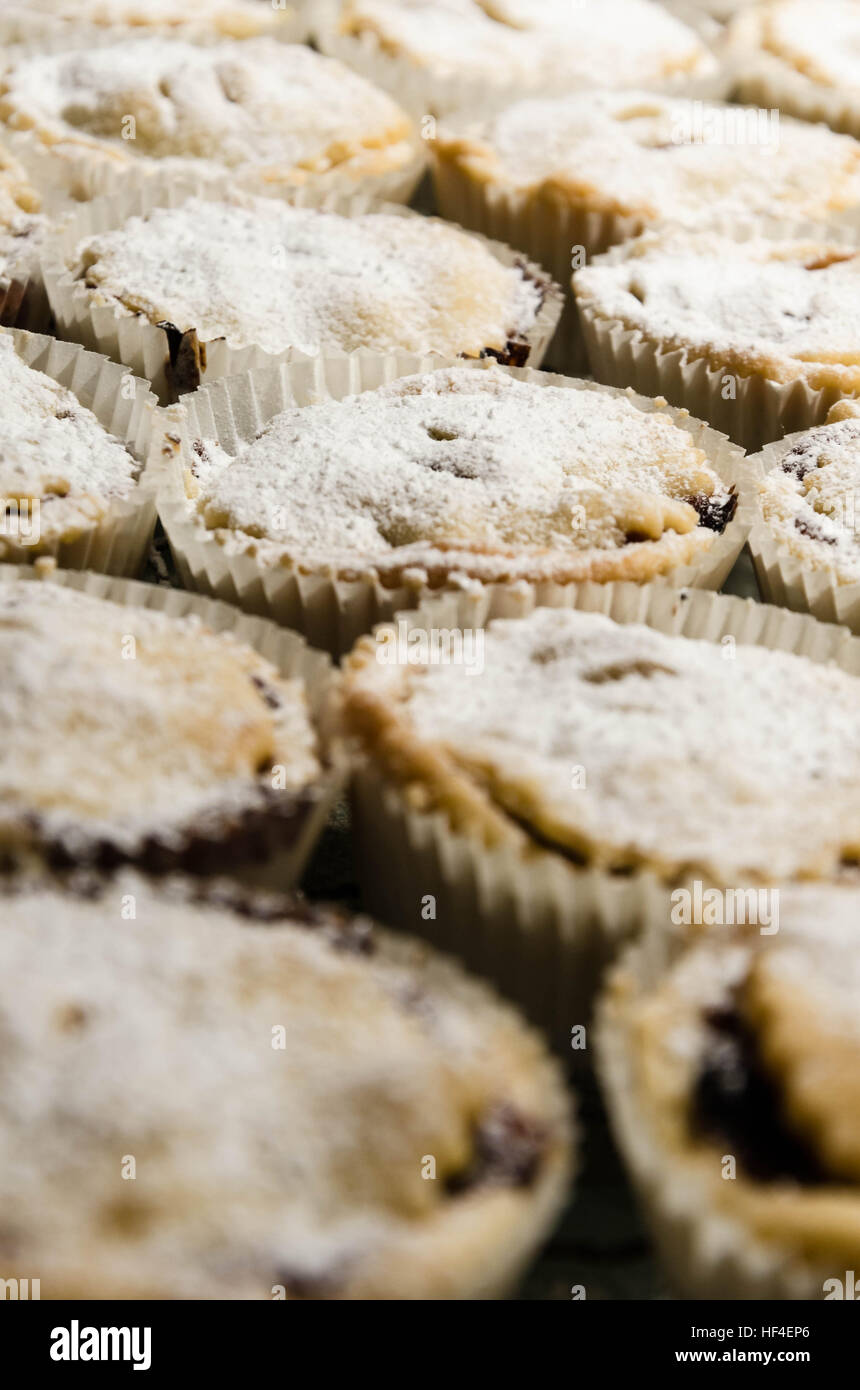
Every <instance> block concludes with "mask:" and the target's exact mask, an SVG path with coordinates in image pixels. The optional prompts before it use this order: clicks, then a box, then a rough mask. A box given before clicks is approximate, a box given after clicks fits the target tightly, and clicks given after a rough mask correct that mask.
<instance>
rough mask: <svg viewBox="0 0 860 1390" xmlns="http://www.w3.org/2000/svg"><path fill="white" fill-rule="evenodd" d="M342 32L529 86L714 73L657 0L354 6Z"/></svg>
mask: <svg viewBox="0 0 860 1390" xmlns="http://www.w3.org/2000/svg"><path fill="white" fill-rule="evenodd" d="M340 29H341V32H344V33H351V34H363V33H372V34H375V35H376V36H377V37H378V38H379V39H380V41H381V42H382V44H383V46H384V48H385V49H386V50H387V51H388V52H395V53H398V54H401V55H403V56H404V57H406V58H407V59H408V60H409V61H410V62H412V63H414V64H416V65H417V66H419V67H426V68H432V69H433V70H434V71H435V72H438V73H442V74H445V75H450V74H457V75H459V76H462V77H468V76H472V77H475V78H480V77H490V78H492V80H493V81H494V82H496V83H507V84H511V85H521V86H526V87H529V88H536V87H541V86H543V85H544V84H546V83H552V84H553V85H555V86H559V85H561V84H562V83H564V84H565V85H568V84H571V85H572V84H580V85H582V84H585V85H588V86H602V85H607V86H623V85H625V84H628V83H636V82H650V81H655V80H658V79H660V78H665V77H668V76H671V75H672V74H675V73H679V72H683V73H700V72H708V71H710V70H711V68H712V67H713V66H714V63H713V59H711V58H710V56H709V55H708V53H707V50H706V49H705V47H704V45H703V44H702V43H701V42H700V41H699V40H698V38H697V37H696V35H695V34H694V33H693V32H692V30H691V29H688V28H687V26H686V25H684V24H682V23H680V22H679V20H677V19H676V18H675V17H674V16H672V15H670V14H668V13H667V12H666V11H665V10H664V9H663V8H662V6H660V5H655V4H651V3H649V0H442V3H439V2H438V0H347V3H346V4H345V5H344V6H343V8H342V11H341V15H340Z"/></svg>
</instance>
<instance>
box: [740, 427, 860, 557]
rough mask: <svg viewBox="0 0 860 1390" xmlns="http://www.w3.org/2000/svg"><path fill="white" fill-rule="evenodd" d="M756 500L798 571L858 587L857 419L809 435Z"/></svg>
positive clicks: (771, 476) (859, 458) (772, 473)
mask: <svg viewBox="0 0 860 1390" xmlns="http://www.w3.org/2000/svg"><path fill="white" fill-rule="evenodd" d="M759 497H760V504H761V509H762V513H763V515H764V518H765V520H766V522H767V524H768V526H769V528H770V530H771V532H772V534H773V536H774V537H775V538H776V539H777V540H779V542H780V543H781V544H782V545H785V546H787V547H788V549H789V550H790V551H791V552H792V553H793V554H794V555H796V556H797V558H798V559H800V560H801V561H802V562H803V564H804V565H807V566H811V567H813V568H815V569H828V570H832V571H833V572H834V573H835V575H836V578H837V582H839V583H841V584H852V583H853V584H856V583H858V582H860V419H850V418H849V419H846V420H839V421H837V422H835V423H834V424H829V425H822V426H821V427H820V428H819V429H814V430H810V431H809V432H808V433H807V434H805V435H804V436H803V437H802V438H801V439H800V440H799V441H798V442H797V443H796V444H794V445H793V446H792V447H791V449H789V450H788V451H787V452H786V453H785V454H784V456H783V457H782V459H781V461H780V463H779V464H778V465H777V467H776V468H773V469H771V470H770V471H769V472H768V473H767V475H766V476H765V478H764V480H763V481H762V483H761V485H760V491H759Z"/></svg>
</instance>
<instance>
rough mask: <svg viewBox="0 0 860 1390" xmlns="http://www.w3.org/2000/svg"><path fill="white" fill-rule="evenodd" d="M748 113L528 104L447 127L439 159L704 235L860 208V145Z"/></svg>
mask: <svg viewBox="0 0 860 1390" xmlns="http://www.w3.org/2000/svg"><path fill="white" fill-rule="evenodd" d="M762 116H764V117H765V118H767V113H762V112H756V111H755V110H753V109H752V108H745V107H740V106H727V105H721V104H719V103H704V104H703V103H702V102H698V101H693V100H691V99H689V98H685V97H670V96H661V95H658V94H656V93H653V92H652V93H648V92H645V91H635V92H634V91H621V92H613V91H595V92H576V93H572V94H570V95H567V96H560V97H547V98H545V99H541V98H530V99H526V100H522V101H517V102H514V103H512V104H511V105H509V106H507V107H505V108H504V109H502V110H500V111H497V112H492V113H489V114H487V115H482V116H481V117H478V118H472V117H471V116H467V115H466V114H464V115H462V116H461V117H456V116H455V117H452V118H451V120H450V121H449V122H447V123H440V125H439V128H438V130H437V132H436V137H435V139H434V140H433V141H432V142H431V144H432V149H433V151H434V154H435V156H436V158H437V159H439V160H441V161H443V162H445V163H450V164H451V165H453V166H455V167H457V168H458V169H459V170H460V171H461V172H463V173H465V174H466V175H468V177H469V178H470V180H472V181H474V183H475V184H477V185H479V186H481V185H487V186H489V187H491V188H498V189H501V190H504V191H508V192H510V193H512V194H513V195H516V196H517V197H519V198H534V199H536V200H538V201H539V202H540V201H547V202H549V203H550V204H552V203H553V202H555V201H558V202H560V203H562V204H569V205H571V206H573V207H577V208H582V209H584V210H586V211H593V212H595V213H606V214H613V215H618V216H622V217H630V218H633V219H634V220H638V221H639V222H640V223H641V226H642V227H645V226H647V225H648V224H649V223H656V222H661V221H663V222H665V221H671V222H680V223H683V224H685V225H695V224H696V223H699V224H705V225H708V224H710V223H712V222H713V220H714V218H715V216H716V215H718V214H719V215H720V216H723V217H729V216H734V217H739V218H743V217H748V216H750V215H755V214H763V215H765V214H769V213H774V212H791V213H793V214H794V215H796V216H806V217H810V218H814V219H815V220H816V221H826V220H827V218H828V217H833V216H834V215H836V214H839V213H841V212H842V211H844V210H845V209H850V208H855V207H857V205H858V204H859V203H860V143H858V142H857V141H855V140H853V139H851V138H850V137H849V136H847V135H837V134H836V133H835V132H834V131H831V130H827V129H826V128H824V127H821V126H813V125H808V124H806V123H805V122H803V121H793V120H791V119H789V118H787V117H783V118H780V120H779V127H778V138H777V139H775V138H773V136H774V132H773V130H772V127H771V126H770V125H769V124H768V123H767V119H765V122H764V125H763V126H762V122H761V117H762Z"/></svg>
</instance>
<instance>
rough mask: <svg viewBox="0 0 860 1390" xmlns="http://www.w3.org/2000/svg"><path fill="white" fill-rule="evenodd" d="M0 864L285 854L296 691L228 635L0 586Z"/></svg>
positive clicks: (195, 623)
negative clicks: (3, 723)
mask: <svg viewBox="0 0 860 1390" xmlns="http://www.w3.org/2000/svg"><path fill="white" fill-rule="evenodd" d="M0 704H2V708H3V710H4V712H5V716H6V719H7V721H8V725H9V728H10V729H14V738H10V740H9V744H8V747H7V749H6V756H5V757H4V759H3V764H2V769H0V860H2V862H3V864H4V866H5V865H6V864H7V863H10V864H11V865H12V866H15V865H16V864H17V863H27V862H29V861H30V860H31V859H32V860H35V861H37V862H44V861H47V862H50V863H54V864H57V865H60V866H63V865H75V864H78V863H84V864H95V865H98V866H102V867H113V866H114V865H115V864H116V863H119V862H122V861H124V860H127V861H136V862H139V863H141V864H142V865H144V866H145V867H146V868H147V869H151V870H153V871H156V872H158V871H163V870H165V869H169V868H173V867H181V868H187V869H191V870H193V871H195V872H197V871H206V872H210V873H211V872H212V871H213V869H214V868H215V867H216V866H217V867H218V868H219V869H221V870H222V871H224V872H226V871H228V870H229V869H230V867H231V865H232V864H233V862H234V861H235V862H236V863H239V862H241V861H243V860H244V859H247V858H248V856H249V855H254V854H255V853H257V854H259V855H260V856H261V857H262V855H263V854H264V853H265V852H267V851H268V850H269V849H270V848H271V847H272V846H273V845H275V844H281V843H284V842H285V840H286V837H287V835H288V833H289V831H290V829H291V827H296V826H298V823H299V817H300V815H301V812H302V810H303V807H304V806H305V805H306V804H307V802H308V799H309V798H311V797H312V795H313V784H314V782H315V781H318V779H319V776H320V774H321V761H320V757H321V755H320V753H319V751H318V747H317V735H316V732H315V730H314V727H313V724H312V722H311V718H310V714H309V710H308V706H307V700H306V693H305V689H304V685H303V683H302V682H301V681H300V680H297V679H285V678H282V677H281V676H280V675H279V673H278V671H277V669H276V668H275V667H274V666H272V664H271V663H270V662H268V661H266V660H264V659H263V658H262V657H261V656H259V655H258V653H257V652H256V651H254V650H253V649H252V648H251V647H248V646H245V645H244V644H243V643H242V642H240V641H238V640H236V639H235V638H234V637H232V635H231V634H228V633H215V632H212V631H209V630H208V629H207V628H206V627H205V626H204V625H203V624H202V623H201V622H200V620H199V619H198V618H197V617H194V616H190V617H183V618H176V617H171V616H168V615H166V614H165V613H162V612H158V611H154V610H148V609H145V608H141V607H132V606H124V605H119V604H115V603H111V602H109V601H107V600H104V599H101V598H96V597H94V596H92V595H88V594H82V593H79V592H77V591H75V590H72V589H67V588H63V587H60V586H56V585H53V584H41V583H38V582H24V581H23V580H20V581H13V582H10V583H7V584H3V585H0Z"/></svg>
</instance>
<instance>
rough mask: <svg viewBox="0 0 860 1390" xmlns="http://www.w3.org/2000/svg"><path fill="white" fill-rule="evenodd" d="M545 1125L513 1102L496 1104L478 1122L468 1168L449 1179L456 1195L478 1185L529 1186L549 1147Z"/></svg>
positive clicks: (447, 1184)
mask: <svg viewBox="0 0 860 1390" xmlns="http://www.w3.org/2000/svg"><path fill="white" fill-rule="evenodd" d="M546 1138H547V1136H546V1131H545V1130H544V1127H543V1125H540V1124H538V1123H536V1121H534V1120H531V1119H529V1117H528V1116H527V1115H523V1114H522V1113H521V1112H520V1111H519V1110H516V1109H514V1107H513V1106H512V1105H496V1106H494V1107H493V1108H492V1109H491V1110H488V1111H487V1112H486V1114H485V1115H484V1117H483V1119H482V1120H481V1122H480V1123H479V1124H478V1125H477V1127H476V1129H475V1135H474V1151H473V1154H472V1161H471V1163H470V1164H469V1166H468V1168H465V1169H463V1170H462V1172H459V1173H455V1174H453V1175H452V1176H451V1177H449V1178H448V1180H447V1182H446V1184H445V1185H446V1188H447V1190H448V1191H449V1192H450V1193H451V1194H452V1195H456V1194H457V1193H460V1192H468V1191H470V1190H472V1189H473V1188H476V1187H529V1186H531V1184H532V1183H533V1182H534V1180H535V1178H536V1177H537V1173H538V1169H539V1167H540V1162H541V1158H542V1156H543V1152H544V1149H545V1147H546Z"/></svg>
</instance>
